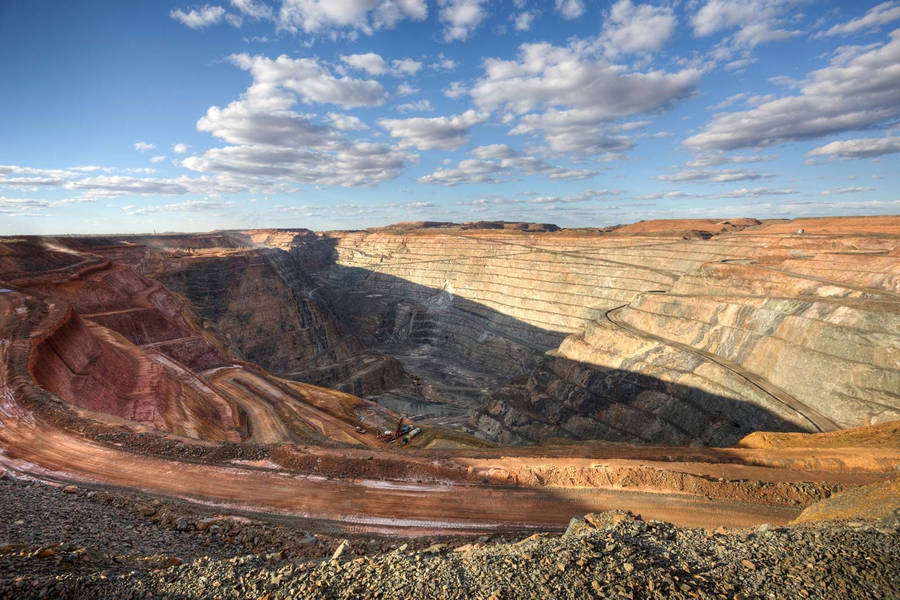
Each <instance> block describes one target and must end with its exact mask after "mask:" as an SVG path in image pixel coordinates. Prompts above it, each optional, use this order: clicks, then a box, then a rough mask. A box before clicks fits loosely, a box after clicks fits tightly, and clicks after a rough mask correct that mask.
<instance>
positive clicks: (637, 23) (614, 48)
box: [598, 0, 676, 56]
mask: <svg viewBox="0 0 900 600" xmlns="http://www.w3.org/2000/svg"><path fill="white" fill-rule="evenodd" d="M675 24H676V20H675V13H674V11H673V10H672V8H671V7H669V6H664V5H660V6H653V5H651V4H639V5H637V6H635V5H634V4H632V3H631V0H619V1H618V2H616V3H615V4H614V5H613V6H612V8H611V9H610V10H609V14H608V15H607V17H606V19H605V20H604V24H603V31H602V32H601V33H600V37H599V39H598V42H599V43H600V44H601V45H602V46H603V47H604V49H605V51H606V53H607V54H609V55H610V56H617V55H619V54H623V53H634V52H656V51H658V50H659V49H660V48H662V47H663V46H664V45H665V43H666V42H667V41H668V40H669V38H670V37H671V36H672V33H673V32H674V31H675Z"/></svg>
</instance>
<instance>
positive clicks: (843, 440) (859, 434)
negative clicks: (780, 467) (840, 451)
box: [737, 421, 900, 448]
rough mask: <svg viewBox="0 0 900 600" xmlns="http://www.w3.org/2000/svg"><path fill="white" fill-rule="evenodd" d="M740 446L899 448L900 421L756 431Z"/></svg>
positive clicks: (743, 440)
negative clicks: (826, 429)
mask: <svg viewBox="0 0 900 600" xmlns="http://www.w3.org/2000/svg"><path fill="white" fill-rule="evenodd" d="M737 446H738V447H740V448H900V421H889V422H887V423H880V424H878V425H867V426H864V427H854V428H852V429H843V430H841V431H829V432H827V433H772V432H766V431H757V432H754V433H751V434H750V435H748V436H747V437H745V438H744V439H742V440H741V441H740V442H738V444H737Z"/></svg>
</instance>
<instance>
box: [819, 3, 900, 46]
mask: <svg viewBox="0 0 900 600" xmlns="http://www.w3.org/2000/svg"><path fill="white" fill-rule="evenodd" d="M898 19H900V2H896V1H895V0H892V1H891V2H882V3H881V4H879V5H878V6H874V7H872V8H870V9H869V10H868V12H866V14H865V15H863V16H862V17H860V18H858V19H853V20H851V21H847V22H846V23H840V24H838V25H835V26H834V27H831V28H830V29H828V30H827V31H823V32H821V33H819V34H817V35H816V37H825V36H830V35H849V34H851V33H857V32H859V31H863V30H865V29H872V28H875V27H880V26H882V25H884V24H886V23H891V22H892V21H896V20H898Z"/></svg>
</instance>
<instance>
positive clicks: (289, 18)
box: [277, 0, 428, 35]
mask: <svg viewBox="0 0 900 600" xmlns="http://www.w3.org/2000/svg"><path fill="white" fill-rule="evenodd" d="M427 16H428V6H427V5H426V2H425V0H340V1H339V2H338V1H335V0H283V1H282V3H281V9H280V10H279V12H278V18H277V23H278V28H279V29H283V30H286V31H290V32H292V33H297V32H298V31H303V32H305V33H318V32H321V31H323V30H327V29H350V30H354V31H361V32H363V33H365V34H369V35H371V34H372V33H373V32H374V31H375V30H378V29H390V28H392V27H394V26H396V25H397V23H399V22H400V21H403V20H406V19H409V20H412V21H422V20H424V19H425V17H427Z"/></svg>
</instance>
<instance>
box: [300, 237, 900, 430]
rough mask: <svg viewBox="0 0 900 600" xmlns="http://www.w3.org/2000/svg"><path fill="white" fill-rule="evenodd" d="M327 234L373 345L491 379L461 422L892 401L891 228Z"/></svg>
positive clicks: (790, 423)
mask: <svg viewBox="0 0 900 600" xmlns="http://www.w3.org/2000/svg"><path fill="white" fill-rule="evenodd" d="M323 243H326V244H328V243H330V244H333V245H334V261H335V262H334V264H333V265H331V266H330V267H328V268H327V269H326V270H324V271H322V272H320V273H319V274H318V275H317V277H316V278H317V279H318V280H319V281H320V282H323V283H327V284H328V286H329V287H331V288H332V289H335V290H339V291H340V294H339V295H340V296H341V297H342V298H343V301H340V300H338V301H335V302H334V304H333V306H332V308H333V310H334V312H335V315H336V316H337V317H338V318H339V319H340V320H341V321H342V322H343V323H345V324H346V325H347V327H348V329H351V330H353V331H356V332H357V333H358V335H359V336H360V339H362V340H364V342H366V343H368V344H375V345H378V346H380V347H381V348H382V349H383V350H384V349H388V350H389V349H390V348H391V347H392V346H393V347H395V348H397V347H399V346H402V349H401V351H402V352H404V353H406V354H407V355H413V356H414V357H415V358H416V359H415V360H414V359H413V358H408V359H406V360H404V359H403V358H402V357H401V361H403V362H404V365H409V368H410V369H411V370H414V369H415V368H416V367H417V366H419V367H421V365H422V363H423V362H424V363H429V362H437V363H441V366H442V367H443V368H444V370H445V371H447V372H450V373H453V372H454V371H458V372H460V373H461V375H460V376H459V377H456V378H455V380H454V378H453V377H452V376H451V377H450V378H449V380H447V381H445V382H444V383H446V384H447V386H448V387H452V384H457V387H459V388H460V389H463V388H465V387H466V379H470V380H474V381H473V383H480V384H484V386H483V387H484V388H485V389H487V392H486V393H484V394H483V395H481V396H478V395H475V396H474V398H473V402H472V404H471V406H470V408H471V409H472V417H471V425H472V427H473V428H474V429H475V430H476V431H477V432H478V433H479V434H480V435H484V436H486V437H490V438H492V439H496V440H499V441H503V442H522V441H540V440H547V439H549V438H554V437H562V438H599V439H611V440H619V441H645V442H653V443H677V444H681V443H705V444H716V445H719V444H723V445H724V444H731V443H734V442H735V441H736V440H737V439H739V438H741V437H743V436H744V435H746V434H747V433H749V432H752V431H755V430H759V429H763V430H772V431H791V430H795V431H827V430H832V429H836V428H843V427H852V426H857V425H862V424H866V423H876V422H882V421H887V420H891V419H896V418H900V395H898V390H900V371H898V370H897V365H900V354H898V348H900V308H898V307H900V305H898V300H900V295H898V292H900V261H898V260H897V256H898V249H897V238H896V236H891V235H843V236H841V235H838V236H808V235H807V236H801V235H791V234H784V233H778V234H768V233H766V232H765V229H762V230H756V231H746V232H740V233H728V234H722V235H718V236H715V237H713V238H712V239H708V240H684V239H680V238H673V237H672V236H654V235H640V236H625V235H605V236H603V235H599V236H598V235H583V236H579V235H564V234H559V233H557V234H548V233H537V234H527V233H519V232H499V231H485V232H458V231H448V232H442V231H429V230H418V231H412V232H400V233H393V232H376V233H369V232H341V233H329V234H327V236H325V237H324V238H323ZM423 357H424V360H423ZM426 369H427V366H426ZM492 386H494V387H492ZM469 397H470V398H472V396H471V395H470V396H469Z"/></svg>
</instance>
